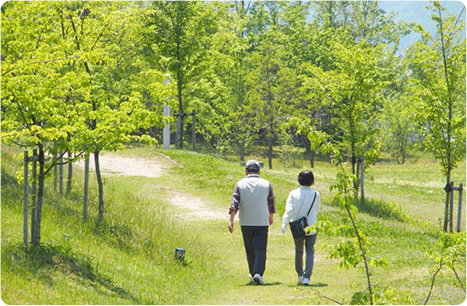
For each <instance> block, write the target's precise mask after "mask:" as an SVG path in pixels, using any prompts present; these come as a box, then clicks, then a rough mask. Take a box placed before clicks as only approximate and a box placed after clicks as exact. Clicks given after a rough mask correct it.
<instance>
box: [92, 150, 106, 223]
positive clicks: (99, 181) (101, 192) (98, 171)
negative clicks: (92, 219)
mask: <svg viewBox="0 0 467 306" xmlns="http://www.w3.org/2000/svg"><path fill="white" fill-rule="evenodd" d="M94 164H95V168H96V177H97V186H98V190H99V217H98V220H99V221H103V220H104V187H103V184H102V175H101V169H100V164H99V150H96V151H95V152H94Z"/></svg>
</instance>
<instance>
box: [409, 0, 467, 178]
mask: <svg viewBox="0 0 467 306" xmlns="http://www.w3.org/2000/svg"><path fill="white" fill-rule="evenodd" d="M431 9H432V12H433V15H432V20H433V21H434V24H435V25H436V29H437V35H435V36H432V35H431V34H430V33H428V32H426V31H423V30H421V34H422V39H421V40H420V41H419V42H417V43H416V44H414V45H413V46H412V47H411V48H410V49H409V53H408V56H407V59H406V60H407V61H408V63H409V64H408V69H409V70H408V73H409V74H410V75H411V77H410V79H409V81H410V85H411V88H410V90H411V91H410V94H411V100H412V101H413V103H414V104H415V105H416V113H415V115H416V119H417V123H418V125H419V126H420V128H421V132H422V136H423V145H424V147H425V148H426V149H427V150H428V151H430V152H432V153H433V155H434V157H435V158H436V159H437V160H439V161H440V165H441V168H442V172H443V174H444V175H445V176H446V177H449V175H450V172H451V170H452V169H454V168H455V167H457V165H458V163H459V161H460V160H461V159H462V158H463V157H464V156H465V134H466V131H465V116H466V115H465V114H466V111H465V93H466V90H465V71H466V69H465V37H462V36H461V33H463V32H465V24H464V21H463V19H462V18H457V16H456V15H452V14H448V13H446V10H445V8H443V7H442V6H441V5H440V3H439V2H433V6H432V7H431ZM448 180H449V178H448Z"/></svg>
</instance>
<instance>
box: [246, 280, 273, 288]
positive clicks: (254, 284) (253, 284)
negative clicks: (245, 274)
mask: <svg viewBox="0 0 467 306" xmlns="http://www.w3.org/2000/svg"><path fill="white" fill-rule="evenodd" d="M278 285H282V283H281V282H273V283H265V284H264V285H258V284H257V283H255V282H253V281H251V282H249V283H246V284H245V285H240V286H239V287H247V286H253V287H254V286H258V287H261V286H278Z"/></svg>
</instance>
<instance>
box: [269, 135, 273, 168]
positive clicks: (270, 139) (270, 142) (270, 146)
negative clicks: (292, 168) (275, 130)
mask: <svg viewBox="0 0 467 306" xmlns="http://www.w3.org/2000/svg"><path fill="white" fill-rule="evenodd" d="M273 142H274V139H273V138H272V137H269V139H268V160H269V169H272V144H273Z"/></svg>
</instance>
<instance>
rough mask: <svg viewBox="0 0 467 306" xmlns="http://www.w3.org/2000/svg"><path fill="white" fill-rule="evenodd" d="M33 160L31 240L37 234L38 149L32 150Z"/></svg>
mask: <svg viewBox="0 0 467 306" xmlns="http://www.w3.org/2000/svg"><path fill="white" fill-rule="evenodd" d="M32 155H33V161H32V173H31V174H32V190H31V193H32V195H31V206H32V209H31V241H32V237H34V235H35V232H34V231H35V226H36V181H37V158H36V157H37V150H35V149H34V150H33V151H32Z"/></svg>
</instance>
